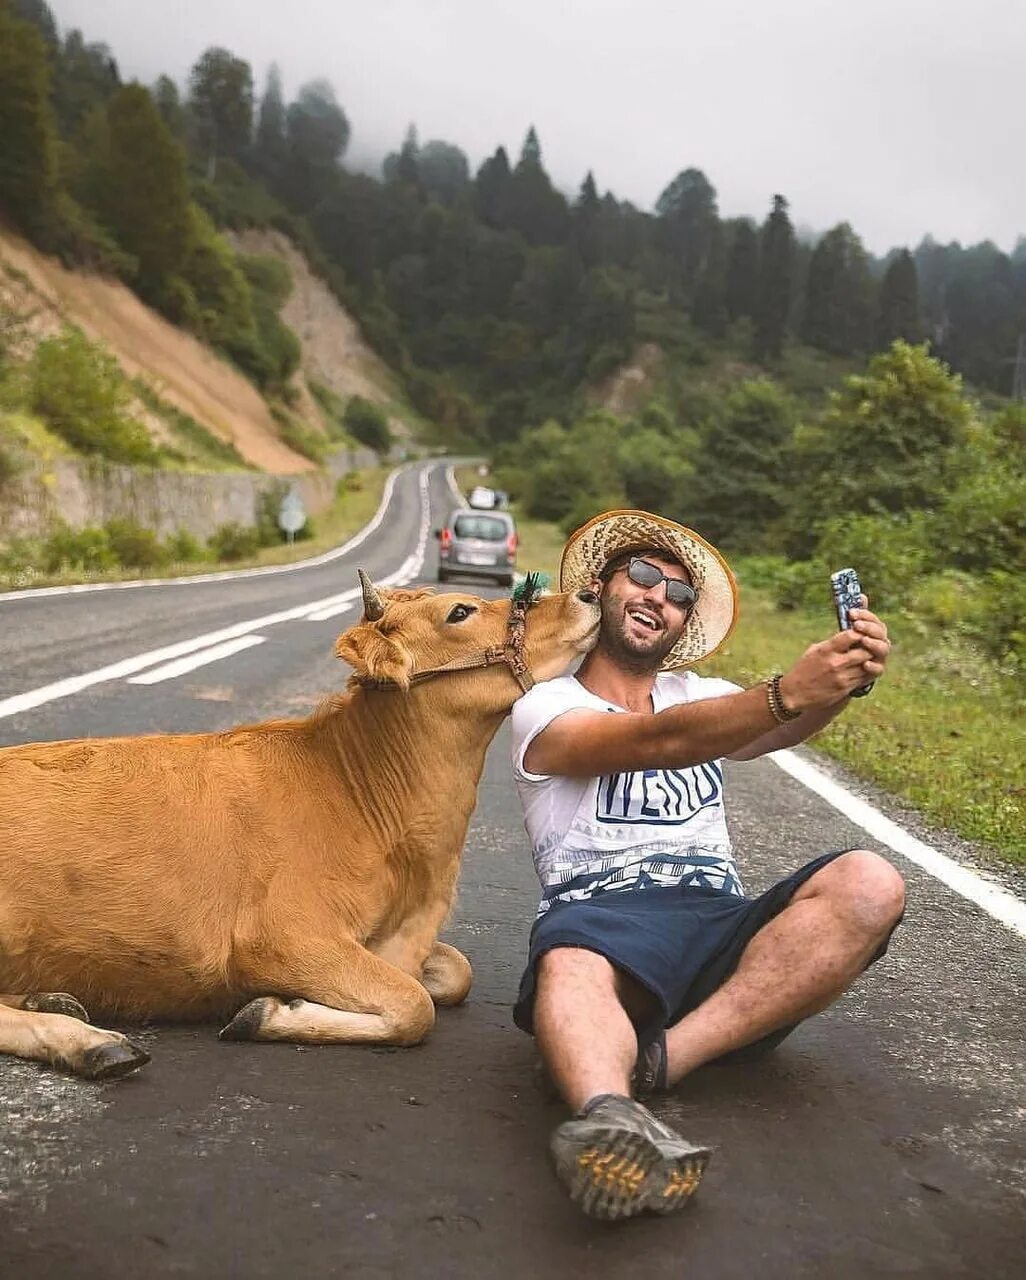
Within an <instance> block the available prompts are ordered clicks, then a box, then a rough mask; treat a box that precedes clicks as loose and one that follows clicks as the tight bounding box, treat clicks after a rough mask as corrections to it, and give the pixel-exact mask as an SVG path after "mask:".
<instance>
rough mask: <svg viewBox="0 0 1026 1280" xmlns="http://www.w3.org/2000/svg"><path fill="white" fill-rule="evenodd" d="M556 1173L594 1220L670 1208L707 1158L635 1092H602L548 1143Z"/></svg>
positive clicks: (694, 1183)
mask: <svg viewBox="0 0 1026 1280" xmlns="http://www.w3.org/2000/svg"><path fill="white" fill-rule="evenodd" d="M549 1148H550V1150H551V1152H552V1158H553V1161H554V1163H555V1167H556V1176H557V1177H558V1178H559V1180H560V1182H562V1184H563V1186H564V1187H566V1189H567V1191H568V1192H569V1193H570V1199H571V1200H572V1201H573V1202H574V1204H576V1205H579V1206H580V1207H581V1209H583V1210H584V1212H585V1213H586V1214H587V1215H588V1216H589V1217H591V1218H603V1219H606V1220H612V1219H616V1218H630V1217H633V1216H634V1215H635V1214H637V1213H641V1212H643V1211H644V1210H646V1209H648V1210H650V1211H651V1212H653V1213H675V1212H676V1211H677V1210H678V1209H683V1208H684V1206H685V1205H686V1204H687V1202H688V1200H689V1199H690V1198H691V1196H692V1195H693V1194H694V1192H695V1190H696V1188H697V1187H698V1184H699V1182H700V1181H701V1178H702V1173H703V1172H704V1170H705V1166H706V1164H707V1163H708V1160H709V1152H708V1150H707V1149H706V1148H704V1147H695V1146H692V1145H691V1143H690V1142H686V1141H685V1140H684V1139H683V1138H682V1137H681V1136H680V1134H679V1133H676V1132H674V1130H673V1129H671V1128H669V1127H668V1126H667V1125H665V1124H663V1123H662V1122H661V1121H659V1120H657V1119H656V1118H655V1116H654V1115H652V1113H651V1112H650V1111H649V1110H648V1109H647V1108H646V1107H643V1106H642V1105H641V1103H640V1102H635V1101H634V1100H633V1099H632V1098H624V1097H621V1096H620V1095H619V1094H615V1093H603V1094H600V1095H599V1096H598V1097H597V1098H592V1100H591V1101H590V1102H589V1103H587V1104H586V1105H585V1106H584V1107H582V1108H581V1110H580V1111H579V1112H578V1113H577V1115H576V1116H574V1118H573V1119H572V1120H567V1121H566V1122H565V1123H563V1124H561V1125H560V1126H559V1128H558V1129H557V1130H556V1131H555V1133H554V1134H553V1135H552V1141H551V1142H550V1144H549Z"/></svg>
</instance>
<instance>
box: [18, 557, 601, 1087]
mask: <svg viewBox="0 0 1026 1280" xmlns="http://www.w3.org/2000/svg"><path fill="white" fill-rule="evenodd" d="M361 579H362V580H363V583H364V619H363V621H362V622H361V623H360V624H359V625H357V626H355V627H353V628H351V629H350V630H349V631H346V632H345V633H344V634H343V635H342V636H341V637H340V638H339V640H338V643H337V645H336V653H337V654H338V656H339V657H341V658H344V659H345V661H346V662H348V663H350V664H351V665H352V667H353V668H354V674H353V676H351V677H350V680H349V686H348V688H347V690H346V692H344V693H342V694H339V695H336V696H333V697H331V698H329V699H328V700H327V701H326V702H325V703H324V704H323V705H322V706H321V707H320V708H319V709H318V710H317V711H316V712H315V713H314V714H313V715H311V716H309V717H308V718H306V719H302V720H271V721H267V722H266V723H264V724H257V725H245V726H242V727H240V728H236V729H232V730H229V731H228V732H226V733H202V734H179V735H154V736H150V737H142V738H99V739H92V740H88V739H78V740H74V741H67V742H55V743H42V744H36V745H33V746H21V747H8V748H6V749H3V750H0V992H11V993H13V994H10V995H3V996H0V1052H7V1053H13V1054H18V1055H20V1056H21V1057H26V1058H35V1059H39V1060H40V1061H49V1062H51V1063H53V1064H54V1065H56V1066H60V1067H63V1068H66V1069H67V1070H70V1071H73V1072H75V1073H76V1074H78V1075H81V1076H85V1077H88V1078H90V1079H109V1078H112V1077H116V1076H120V1075H124V1074H126V1073H127V1072H129V1071H132V1070H134V1069H135V1068H137V1067H140V1066H142V1065H143V1064H144V1063H145V1062H147V1061H148V1057H147V1055H146V1054H145V1053H144V1052H143V1051H142V1050H140V1049H138V1048H137V1047H136V1046H134V1045H133V1044H132V1043H131V1042H130V1041H129V1040H127V1039H126V1038H125V1037H124V1036H122V1035H120V1034H118V1033H117V1032H113V1031H105V1030H100V1029H99V1028H96V1027H92V1026H90V1025H88V1023H87V1020H86V1013H85V1008H83V1007H82V1005H84V1006H86V1007H88V1008H89V1009H91V1010H92V1011H93V1012H94V1013H102V1014H104V1015H105V1016H108V1017H111V1018H116V1019H119V1020H125V1021H135V1020H138V1019H140V1018H146V1017H154V1018H160V1019H189V1020H194V1019H205V1018H212V1017H224V1016H226V1015H228V1014H230V1013H233V1012H235V1011H236V1010H238V1012H235V1016H234V1018H233V1019H232V1021H231V1022H230V1023H229V1024H228V1025H227V1026H226V1027H225V1028H224V1030H223V1031H222V1032H221V1036H222V1038H225V1039H230V1040H292V1041H303V1042H308V1043H328V1042H331V1043H356V1042H362V1041H376V1042H378V1043H383V1044H401V1045H407V1044H414V1043H416V1042H417V1041H419V1040H422V1039H423V1038H424V1036H425V1035H427V1033H428V1031H429V1030H430V1029H431V1026H432V1024H433V1022H434V1003H437V1004H458V1003H459V1002H460V1001H462V1000H463V999H464V998H465V997H466V995H467V992H468V991H469V989H470V983H471V969H470V965H469V963H468V961H467V960H466V958H465V957H464V956H463V955H462V954H461V953H460V952H459V951H457V950H456V949H455V948H454V947H451V946H448V945H447V944H446V943H444V942H439V941H438V931H439V929H440V928H441V926H442V923H443V921H444V920H445V918H446V915H447V913H448V911H449V909H450V906H451V904H452V899H453V893H454V889H455V883H456V875H457V871H458V869H459V861H460V853H461V851H462V848H463V841H464V838H465V835H466V831H467V824H468V822H469V820H470V815H471V812H472V810H473V808H474V802H475V797H476V793H477V784H478V780H479V778H480V776H481V770H482V768H483V765H484V759H485V751H486V749H487V747H488V744H489V742H490V741H491V739H492V737H493V736H494V734H495V731H496V730H497V728H498V727H499V724H500V723H501V721H502V719H503V717H504V716H505V715H506V713H507V712H508V711H509V709H510V707H511V706H512V704H513V701H514V699H515V698H516V697H517V696H518V694H519V692H520V690H519V689H518V687H517V684H518V681H519V683H520V686H521V687H527V686H528V685H529V684H530V683H531V680H532V677H533V678H535V679H548V678H550V677H552V676H555V675H557V674H559V673H561V672H562V671H564V670H566V668H567V667H568V666H569V665H570V663H571V662H572V661H573V659H574V658H575V657H576V656H578V655H580V654H582V653H584V652H586V651H587V650H588V649H589V648H590V647H591V645H592V644H593V643H594V640H595V636H596V634H597V629H598V616H599V615H598V606H597V601H596V599H595V597H594V596H592V595H591V594H590V593H589V592H581V593H580V594H579V595H553V596H546V597H544V598H542V599H540V600H538V601H537V602H535V603H533V604H530V601H529V600H528V602H527V603H526V604H525V603H524V602H521V603H520V604H519V605H514V604H511V602H510V601H509V600H508V599H507V600H491V601H489V600H482V599H480V598H479V597H476V596H470V595H434V594H432V593H430V592H427V591H393V592H389V593H382V594H381V595H379V594H378V593H377V592H376V591H375V589H374V588H373V586H372V585H371V584H370V583H369V582H368V581H367V580H366V579H365V578H363V575H362V574H361ZM528 605H529V612H528ZM525 613H526V614H527V617H526V619H525ZM514 677H516V679H514ZM66 993H71V994H70V995H69V994H66ZM79 1001H81V1002H82V1004H81V1005H80V1004H79V1003H78V1002H79ZM433 1002H434V1003H433ZM243 1005H244V1006H245V1007H243V1008H240V1006H243Z"/></svg>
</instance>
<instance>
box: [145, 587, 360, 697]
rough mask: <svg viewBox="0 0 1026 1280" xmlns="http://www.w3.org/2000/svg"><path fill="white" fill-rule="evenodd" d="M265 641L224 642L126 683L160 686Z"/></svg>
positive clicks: (246, 638) (243, 638) (244, 638)
mask: <svg viewBox="0 0 1026 1280" xmlns="http://www.w3.org/2000/svg"><path fill="white" fill-rule="evenodd" d="M347 607H348V606H347ZM266 639H267V637H266V636H239V638H238V639H237V640H226V641H225V643H224V644H216V645H214V647H213V648H212V649H202V650H200V652H199V653H192V654H190V655H189V656H188V657H187V658H178V659H177V660H176V661H175V662H166V663H164V665H163V666H162V667H155V668H154V670H152V671H147V672H146V674H145V675H141V676H132V677H131V678H130V679H129V680H128V681H127V683H128V684H160V682H161V681H162V680H174V679H175V678H176V677H177V676H184V675H185V673H186V672H187V671H194V670H195V669H196V668H197V667H205V666H206V665H207V663H209V662H218V661H220V659H221V658H230V657H231V656H232V654H233V653H241V652H242V650H243V649H252V648H253V646H254V645H257V644H263V643H264V641H265V640H266Z"/></svg>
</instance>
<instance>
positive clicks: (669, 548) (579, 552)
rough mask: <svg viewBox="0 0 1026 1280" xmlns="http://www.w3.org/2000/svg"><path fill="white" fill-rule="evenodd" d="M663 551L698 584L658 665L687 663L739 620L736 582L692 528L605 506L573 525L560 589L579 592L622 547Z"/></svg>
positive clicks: (705, 651) (710, 647)
mask: <svg viewBox="0 0 1026 1280" xmlns="http://www.w3.org/2000/svg"><path fill="white" fill-rule="evenodd" d="M645 549H649V550H656V549H659V550H663V551H666V552H668V553H669V554H670V555H671V556H673V557H674V559H676V560H679V561H680V562H681V564H683V565H684V566H685V567H686V568H687V570H688V572H689V573H690V574H691V580H692V582H693V584H694V585H695V587H696V588H697V589H698V601H697V603H696V604H695V607H694V609H692V611H691V614H690V616H689V617H688V621H687V625H686V626H685V627H684V634H683V635H682V636H681V638H680V639H679V640H678V641H677V643H676V644H675V645H674V646H673V648H672V649H671V650H670V652H669V653H668V654H667V655H666V657H665V658H664V659H663V663H662V669H663V670H664V671H668V670H670V668H671V667H686V666H690V665H691V664H692V663H693V662H698V661H699V660H700V659H701V658H708V657H709V655H710V654H712V653H715V652H716V650H717V649H718V648H719V647H720V645H721V644H723V643H724V642H725V641H726V639H727V637H728V636H729V635H730V633H731V632H732V631H733V630H734V624H735V622H736V621H737V613H738V606H737V584H736V582H735V581H734V575H733V574H732V573H731V571H730V569H729V567H728V566H727V562H726V561H725V560H724V559H723V557H722V556H721V555H720V553H719V552H718V551H717V550H716V548H715V547H712V546H710V545H709V543H708V542H706V540H705V539H704V538H702V537H700V536H699V535H698V534H697V533H695V532H694V531H693V530H691V529H685V527H684V526H683V525H682V524H675V523H674V521H672V520H666V519H664V518H663V517H662V516H655V515H651V514H650V513H649V512H647V511H605V512H603V514H602V515H599V516H595V517H594V519H592V520H589V521H588V523H587V524H582V525H581V527H580V528H579V529H577V530H575V531H574V532H573V533H572V534H571V535H570V537H569V539H568V540H567V544H566V546H565V547H564V548H563V557H562V559H561V560H560V563H559V589H560V591H581V590H583V589H584V588H585V587H587V586H589V585H590V584H591V583H592V582H594V581H595V579H596V578H598V577H600V575H601V573H602V570H603V569H604V568H605V567H606V565H607V564H608V563H609V561H610V560H612V559H613V558H614V557H616V556H618V555H620V554H622V553H623V552H625V551H634V550H637V551H639V552H640V551H643V550H645Z"/></svg>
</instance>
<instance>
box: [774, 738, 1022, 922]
mask: <svg viewBox="0 0 1026 1280" xmlns="http://www.w3.org/2000/svg"><path fill="white" fill-rule="evenodd" d="M767 758H768V759H770V760H772V761H773V763H774V764H775V765H777V766H778V767H779V768H781V769H783V771H784V772H785V773H786V774H789V775H790V776H791V777H792V778H794V779H796V781H798V782H800V783H802V785H803V786H805V787H808V789H809V790H810V791H814V792H815V793H816V795H818V796H820V797H821V798H822V799H823V800H825V801H826V802H827V804H829V805H832V806H833V807H834V808H835V809H837V810H838V812H839V813H843V814H844V816H845V817H846V818H847V819H848V820H849V821H850V822H854V823H855V825H856V826H859V827H861V828H862V829H863V831H865V832H867V833H868V834H869V835H871V836H872V837H873V839H874V840H878V841H879V842H880V844H883V845H886V846H887V848H888V849H892V850H893V851H894V852H895V853H899V854H901V856H902V857H903V858H907V859H908V860H909V861H910V862H913V863H915V865H916V866H917V867H921V868H922V869H923V870H924V871H926V872H927V873H928V874H929V875H931V876H933V877H934V879H936V880H939V881H940V882H941V883H942V884H946V885H947V886H948V888H949V889H954V891H955V892H956V893H959V894H961V895H962V897H963V898H968V899H969V901H970V902H974V903H975V904H976V905H977V906H978V907H980V908H981V909H982V910H984V911H986V913H987V914H988V915H989V916H993V918H994V919H995V920H999V921H1000V922H1001V923H1002V924H1003V925H1007V926H1008V928H1009V929H1012V930H1014V931H1015V932H1016V933H1018V934H1021V935H1022V937H1024V938H1026V902H1023V901H1022V900H1021V899H1019V898H1017V897H1016V896H1015V894H1014V893H1009V891H1008V890H1007V889H1004V888H1002V886H1001V885H998V884H994V883H993V882H992V881H990V880H985V879H984V878H983V876H981V875H978V874H977V873H976V872H975V871H971V870H970V869H969V868H968V867H963V866H961V865H960V864H959V863H957V862H955V861H954V859H953V858H949V857H947V855H946V854H943V853H941V852H940V851H939V850H938V849H934V848H933V847H932V846H931V845H928V844H925V843H924V842H923V841H922V840H918V839H916V837H915V836H913V835H911V834H910V833H909V832H907V831H905V830H904V829H903V828H902V827H899V826H898V824H897V823H896V822H892V821H891V819H890V818H887V817H884V815H883V814H882V813H880V811H879V810H878V809H874V808H873V806H872V805H871V804H868V803H867V802H866V801H865V800H860V799H859V798H858V796H853V795H852V794H851V792H850V791H847V790H846V789H845V788H844V787H842V786H841V785H840V783H838V782H835V781H834V780H833V778H829V777H827V775H826V774H825V773H824V772H823V771H822V770H821V769H817V768H816V766H815V765H813V764H810V763H809V762H808V760H804V759H802V757H801V756H798V755H795V753H794V752H793V751H774V752H772V753H771V754H770V755H769V756H768V757H767Z"/></svg>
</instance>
